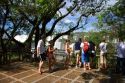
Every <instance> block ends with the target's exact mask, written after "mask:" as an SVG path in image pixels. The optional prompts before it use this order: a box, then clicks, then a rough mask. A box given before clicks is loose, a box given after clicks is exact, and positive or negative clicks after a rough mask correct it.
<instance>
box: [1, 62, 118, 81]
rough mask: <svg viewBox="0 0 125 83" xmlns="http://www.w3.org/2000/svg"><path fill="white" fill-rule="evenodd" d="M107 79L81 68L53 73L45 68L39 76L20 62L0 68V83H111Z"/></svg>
mask: <svg viewBox="0 0 125 83" xmlns="http://www.w3.org/2000/svg"><path fill="white" fill-rule="evenodd" d="M109 79H110V77H108V76H106V75H104V74H101V73H100V72H98V71H97V70H96V69H92V70H87V71H86V72H84V71H83V68H74V67H73V68H69V69H68V70H64V69H62V68H56V69H55V71H54V72H53V73H49V72H48V69H47V68H46V67H45V72H44V73H43V74H39V73H38V72H37V67H35V66H33V65H31V64H29V63H22V62H17V63H14V64H11V65H10V66H9V67H5V68H4V69H3V68H0V83H111V81H110V80H109ZM112 83H114V82H112ZM115 83H117V82H115ZM118 83H119V82H118Z"/></svg>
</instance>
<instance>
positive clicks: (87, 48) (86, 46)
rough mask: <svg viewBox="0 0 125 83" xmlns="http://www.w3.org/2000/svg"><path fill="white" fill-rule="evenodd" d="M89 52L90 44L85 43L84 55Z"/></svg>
mask: <svg viewBox="0 0 125 83" xmlns="http://www.w3.org/2000/svg"><path fill="white" fill-rule="evenodd" d="M88 50H89V44H88V42H84V46H83V51H84V53H86V52H88Z"/></svg>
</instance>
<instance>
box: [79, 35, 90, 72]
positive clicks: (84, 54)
mask: <svg viewBox="0 0 125 83" xmlns="http://www.w3.org/2000/svg"><path fill="white" fill-rule="evenodd" d="M80 47H81V50H82V56H81V59H82V63H83V65H84V71H85V70H87V69H89V70H90V69H91V67H90V62H89V54H88V50H89V42H88V41H87V38H86V37H84V38H83V42H82V43H81V45H80Z"/></svg>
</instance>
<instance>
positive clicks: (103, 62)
mask: <svg viewBox="0 0 125 83" xmlns="http://www.w3.org/2000/svg"><path fill="white" fill-rule="evenodd" d="M99 49H100V67H99V69H106V68H107V61H106V56H107V43H106V41H105V39H102V41H101V43H100V44H99Z"/></svg>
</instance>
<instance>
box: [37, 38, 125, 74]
mask: <svg viewBox="0 0 125 83" xmlns="http://www.w3.org/2000/svg"><path fill="white" fill-rule="evenodd" d="M120 42H121V41H120ZM120 42H119V43H118V44H117V53H118V54H117V55H118V56H117V67H116V70H117V71H118V72H124V71H123V70H124V69H125V67H123V65H125V44H124V43H120ZM122 42H123V41H122ZM98 47H99V50H100V59H99V63H100V66H99V69H106V68H107V61H106V60H107V59H106V57H107V43H106V41H105V39H103V40H102V41H101V42H100V44H99V45H98ZM96 49H97V46H96V45H95V43H93V42H92V41H88V40H87V38H86V37H84V38H83V39H81V38H79V39H78V41H76V42H75V44H74V48H71V47H70V40H66V42H65V45H64V50H65V55H66V59H65V62H64V68H65V69H67V68H68V67H69V66H70V64H71V63H70V62H71V53H72V52H73V53H74V54H75V56H76V68H77V67H81V66H83V69H84V71H85V70H90V69H91V68H93V65H94V59H95V57H96ZM55 50H56V49H54V46H53V43H52V42H51V41H50V42H49V46H48V49H47V51H46V50H45V44H44V42H43V40H42V39H41V40H39V41H38V45H37V55H39V59H40V62H39V69H38V71H39V73H42V72H43V69H42V65H43V61H45V60H46V56H47V57H48V65H49V71H50V72H52V66H53V65H54V64H55V63H56V59H55V57H54V54H53V52H54V51H55ZM121 50H122V52H121Z"/></svg>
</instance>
